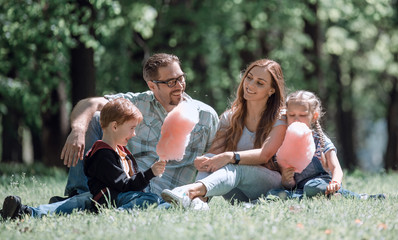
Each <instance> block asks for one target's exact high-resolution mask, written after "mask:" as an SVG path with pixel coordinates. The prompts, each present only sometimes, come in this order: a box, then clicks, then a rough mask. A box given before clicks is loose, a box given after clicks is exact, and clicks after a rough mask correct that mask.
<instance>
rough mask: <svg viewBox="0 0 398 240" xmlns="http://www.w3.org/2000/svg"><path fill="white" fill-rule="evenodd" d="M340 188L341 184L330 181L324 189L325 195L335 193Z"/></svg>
mask: <svg viewBox="0 0 398 240" xmlns="http://www.w3.org/2000/svg"><path fill="white" fill-rule="evenodd" d="M340 187H341V184H340V183H339V182H337V181H331V182H330V183H329V185H328V186H327V187H326V191H325V194H326V195H329V194H332V193H335V192H337V191H338V190H339V189H340Z"/></svg>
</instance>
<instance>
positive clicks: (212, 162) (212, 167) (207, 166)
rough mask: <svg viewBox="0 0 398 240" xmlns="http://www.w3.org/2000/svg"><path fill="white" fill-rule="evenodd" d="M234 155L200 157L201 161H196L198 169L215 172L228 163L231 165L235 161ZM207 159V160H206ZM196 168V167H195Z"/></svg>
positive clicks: (226, 153)
mask: <svg viewBox="0 0 398 240" xmlns="http://www.w3.org/2000/svg"><path fill="white" fill-rule="evenodd" d="M233 157H234V154H233V153H232V152H224V153H220V154H217V155H215V156H213V157H211V158H208V157H198V158H200V159H198V158H197V159H198V160H196V159H195V161H197V164H198V167H196V168H197V169H198V170H199V171H202V172H215V171H217V170H218V169H220V168H222V167H224V166H225V165H227V164H228V163H231V162H232V160H233ZM204 158H207V159H204ZM195 166H196V165H195Z"/></svg>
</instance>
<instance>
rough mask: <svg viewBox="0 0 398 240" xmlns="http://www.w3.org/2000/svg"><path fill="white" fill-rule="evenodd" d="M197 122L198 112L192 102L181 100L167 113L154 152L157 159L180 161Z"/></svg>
mask: <svg viewBox="0 0 398 240" xmlns="http://www.w3.org/2000/svg"><path fill="white" fill-rule="evenodd" d="M198 122H199V112H198V110H197V108H196V107H194V106H192V104H190V103H188V102H186V101H183V102H181V103H180V104H178V105H177V107H175V108H174V109H173V110H172V111H170V112H169V113H168V114H167V117H166V118H165V120H164V122H163V125H162V129H161V136H160V140H159V143H158V145H157V146H156V153H157V154H158V156H159V160H161V161H162V160H166V161H167V160H177V161H181V160H182V158H183V157H184V154H185V148H186V146H187V145H188V142H189V138H190V135H191V132H192V130H193V129H194V127H195V125H196V124H197V123H198Z"/></svg>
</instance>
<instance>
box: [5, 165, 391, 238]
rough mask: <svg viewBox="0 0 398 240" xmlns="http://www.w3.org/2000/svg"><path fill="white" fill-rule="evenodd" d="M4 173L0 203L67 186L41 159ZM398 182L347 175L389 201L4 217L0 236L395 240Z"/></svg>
mask: <svg viewBox="0 0 398 240" xmlns="http://www.w3.org/2000/svg"><path fill="white" fill-rule="evenodd" d="M0 173H1V177H0V198H1V202H2V201H3V199H4V198H5V197H6V196H7V195H10V194H13V195H18V196H20V197H21V198H22V201H23V203H24V204H27V205H33V206H36V205H39V204H43V203H47V202H48V199H49V198H50V197H51V196H54V195H62V193H63V188H64V186H65V184H66V172H65V171H63V170H58V169H55V168H45V167H43V166H41V165H34V166H33V167H32V166H31V167H26V166H15V165H12V166H10V165H5V164H0ZM397 183H398V174H397V173H389V174H386V173H378V174H374V173H372V174H370V173H364V172H360V171H356V172H354V173H346V174H345V181H344V185H345V187H346V188H347V189H350V190H352V191H355V192H358V193H364V192H366V193H385V194H386V195H387V199H386V200H383V201H381V200H372V201H369V200H367V201H360V200H353V199H343V198H337V197H336V198H332V199H326V198H324V197H320V198H316V199H304V200H302V201H296V200H288V201H266V200H265V199H264V200H261V201H260V203H259V204H256V205H252V206H249V205H245V204H235V205H232V204H230V203H229V202H227V201H225V200H224V199H223V198H221V197H215V198H213V200H212V201H211V202H210V210H209V211H194V210H183V209H180V208H172V209H169V210H159V209H155V208H150V209H147V210H134V211H132V212H118V211H116V210H114V209H109V210H104V211H102V212H101V213H100V214H97V215H96V214H92V213H88V212H75V213H73V214H71V215H66V216H48V217H44V218H42V219H32V218H25V219H22V220H20V221H11V222H10V221H6V222H0V239H114V240H116V239H397V235H398V204H397V200H398V194H397V188H396V186H397ZM259 184H261V183H259Z"/></svg>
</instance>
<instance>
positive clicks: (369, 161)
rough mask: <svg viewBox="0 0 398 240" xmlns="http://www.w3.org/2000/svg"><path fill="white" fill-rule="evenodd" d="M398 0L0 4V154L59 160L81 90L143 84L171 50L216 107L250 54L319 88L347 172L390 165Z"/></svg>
mask: <svg viewBox="0 0 398 240" xmlns="http://www.w3.org/2000/svg"><path fill="white" fill-rule="evenodd" d="M397 4H398V3H397V0H366V1H365V0H334V1H329V0H298V1H280V0H267V1H249V0H246V1H245V0H226V1H221V0H220V1H210V0H163V1H162V0H150V1H148V0H136V1H126V0H119V1H117V0H77V1H71V0H52V1H48V0H47V1H45V0H38V1H32V0H15V1H7V0H0V59H1V61H0V121H1V124H0V133H1V140H0V142H1V147H0V151H1V161H3V162H11V161H12V162H21V161H22V160H24V161H25V162H34V161H42V162H44V163H45V164H47V165H59V166H60V165H62V162H61V161H60V159H59V155H60V152H61V149H62V146H63V143H64V141H65V139H66V136H67V134H68V133H69V131H70V129H69V119H68V117H69V116H68V115H69V113H70V111H71V108H72V107H73V106H74V105H75V104H76V103H77V101H79V100H80V99H82V98H85V97H89V96H95V95H103V94H107V93H116V92H128V91H132V92H139V91H145V90H147V86H146V85H145V82H144V80H143V79H142V63H143V61H144V60H145V59H146V57H148V56H150V55H151V54H153V53H156V52H167V53H173V54H175V55H177V56H179V57H180V59H181V60H182V65H183V70H184V71H185V72H186V73H187V76H188V80H187V81H188V84H187V89H186V91H187V93H188V94H190V95H191V96H192V97H194V98H197V99H200V100H202V101H204V102H206V103H208V104H209V105H211V106H213V107H214V108H215V109H216V111H217V112H218V113H219V114H221V113H222V112H223V111H224V110H225V109H226V108H227V107H228V106H229V103H230V100H231V99H233V97H234V92H235V90H236V87H237V83H238V82H239V74H240V72H241V70H243V69H244V68H245V67H246V66H247V65H248V64H249V63H250V62H251V61H253V60H256V59H259V58H265V57H266V58H271V59H273V60H276V61H278V62H279V63H280V64H281V65H282V68H283V71H284V75H285V80H286V85H287V87H288V90H289V91H293V90H296V89H307V90H310V91H314V92H316V93H317V94H318V95H319V96H320V98H321V99H322V101H323V104H324V109H325V111H326V114H325V117H324V119H323V125H324V127H325V129H326V132H327V133H328V135H329V137H330V138H331V139H332V140H333V141H334V142H335V144H336V145H337V147H338V155H339V158H340V161H341V162H342V163H343V166H344V167H345V168H348V169H350V170H352V169H355V168H365V169H368V170H380V169H381V168H385V169H389V170H397V168H398V150H397V149H398V79H397V76H398V5H397Z"/></svg>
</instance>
